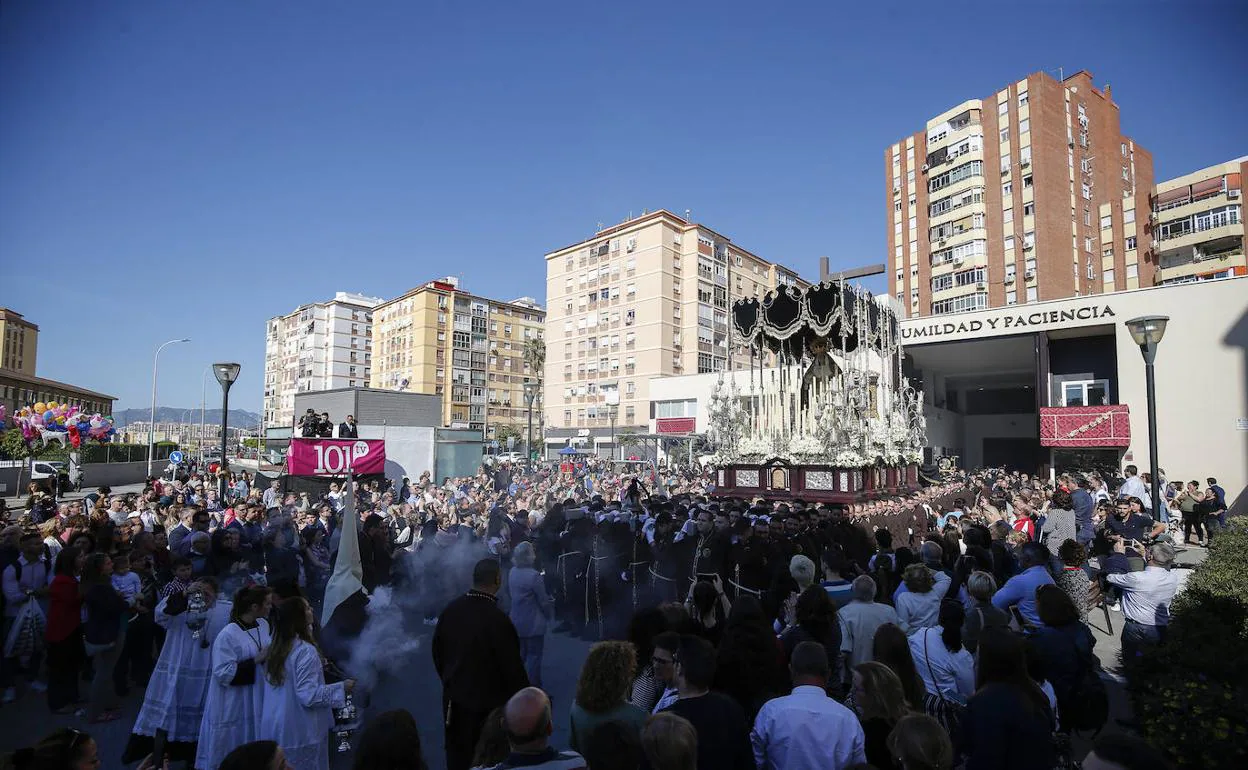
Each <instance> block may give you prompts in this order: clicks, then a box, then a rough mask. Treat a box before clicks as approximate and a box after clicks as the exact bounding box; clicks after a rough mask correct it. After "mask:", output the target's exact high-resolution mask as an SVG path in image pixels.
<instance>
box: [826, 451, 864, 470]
mask: <svg viewBox="0 0 1248 770" xmlns="http://www.w3.org/2000/svg"><path fill="white" fill-rule="evenodd" d="M832 464H833V465H835V466H836V467H838V468H861V467H863V466H864V465H866V464H867V463H866V461H865V460H863V459H862V455H860V454H858V453H857V452H855V451H853V450H852V449H842V450H841V451H840V452H837V453H836V456H835V457H833V458H832Z"/></svg>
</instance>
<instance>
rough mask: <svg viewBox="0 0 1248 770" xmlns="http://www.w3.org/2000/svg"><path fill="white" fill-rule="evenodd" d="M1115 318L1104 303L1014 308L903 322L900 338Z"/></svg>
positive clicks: (1037, 327) (1015, 329)
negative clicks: (963, 317) (967, 316)
mask: <svg viewBox="0 0 1248 770" xmlns="http://www.w3.org/2000/svg"><path fill="white" fill-rule="evenodd" d="M1116 316H1117V313H1115V312H1114V309H1113V308H1112V307H1110V306H1109V305H1104V304H1096V305H1084V306H1082V307H1077V308H1070V309H1068V310H1040V311H1036V312H1034V313H1020V312H1018V310H1017V309H1010V310H1008V311H1006V312H1000V313H997V314H995V315H992V316H989V317H987V318H972V319H968V320H964V321H944V322H939V321H936V322H933V321H932V320H931V319H930V318H927V319H922V320H921V321H903V322H902V324H901V338H902V339H903V340H906V341H916V342H918V341H936V340H939V339H941V338H942V337H947V336H950V335H954V334H974V333H976V332H983V331H988V332H1001V331H1009V332H1022V331H1040V330H1042V329H1053V328H1061V327H1063V326H1079V325H1082V324H1080V323H1079V322H1080V321H1094V320H1096V319H1098V318H1115V317H1116Z"/></svg>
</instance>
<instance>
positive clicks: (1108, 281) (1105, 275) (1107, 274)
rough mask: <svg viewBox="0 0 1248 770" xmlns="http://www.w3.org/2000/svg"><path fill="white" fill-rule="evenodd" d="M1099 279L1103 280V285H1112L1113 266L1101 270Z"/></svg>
mask: <svg viewBox="0 0 1248 770" xmlns="http://www.w3.org/2000/svg"><path fill="white" fill-rule="evenodd" d="M1101 280H1103V281H1104V282H1105V285H1106V286H1113V285H1114V270H1113V268H1110V269H1109V270H1106V271H1104V272H1102V273H1101Z"/></svg>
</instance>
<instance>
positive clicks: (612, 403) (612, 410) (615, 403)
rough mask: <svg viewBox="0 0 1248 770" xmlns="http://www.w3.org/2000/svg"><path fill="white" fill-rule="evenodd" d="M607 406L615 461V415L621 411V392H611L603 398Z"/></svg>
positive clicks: (612, 455) (612, 456)
mask: <svg viewBox="0 0 1248 770" xmlns="http://www.w3.org/2000/svg"><path fill="white" fill-rule="evenodd" d="M603 400H604V401H605V402H606V404H607V419H608V420H610V421H611V459H612V460H614V459H615V415H616V412H618V411H619V409H620V391H618V390H609V391H607V393H606V395H605V396H603Z"/></svg>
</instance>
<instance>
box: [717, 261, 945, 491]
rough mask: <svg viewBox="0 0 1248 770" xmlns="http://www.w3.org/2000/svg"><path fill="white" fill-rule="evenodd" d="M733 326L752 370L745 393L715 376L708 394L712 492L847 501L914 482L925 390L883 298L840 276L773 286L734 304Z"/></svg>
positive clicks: (733, 381) (734, 380)
mask: <svg viewBox="0 0 1248 770" xmlns="http://www.w3.org/2000/svg"><path fill="white" fill-rule="evenodd" d="M732 326H733V332H734V335H735V337H736V338H737V342H738V344H743V345H745V346H746V347H748V348H749V350H750V377H749V385H748V390H747V389H746V386H745V384H744V377H738V376H733V377H724V376H723V374H722V373H721V377H720V379H719V381H717V383H716V385H715V388H714V391H713V393H712V397H711V401H710V404H709V410H708V419H709V427H710V435H709V438H710V440H711V442H712V443H713V444H714V446H715V448H716V453H715V455H714V456H713V457H712V458H711V462H713V463H714V465H715V469H716V470H715V475H716V490H715V494H716V496H721V497H746V498H750V497H766V498H768V499H780V500H783V499H794V498H800V499H803V500H810V501H818V502H830V503H841V504H844V503H851V502H860V501H863V500H868V499H871V498H874V497H878V496H884V495H895V494H898V493H904V492H905V491H908V490H911V489H914V488H917V486H918V484H919V463H920V462H921V461H922V459H923V447H924V446H925V445H926V443H927V431H926V424H925V422H924V418H923V404H922V392H921V390H915V388H914V387H913V386H912V385H911V383H910V382H909V381H908V380H907V378H906V377H905V376H904V373H903V371H902V361H903V354H902V346H901V338H900V331H899V325H898V319H897V315H896V313H895V312H894V311H893V309H892V308H891V307H890V306H889V305H887V304H885V303H884V302H882V301H881V300H880V298H876V297H874V296H872V295H871V294H870V293H869V292H865V291H862V290H860V289H858V288H856V287H853V286H849V285H846V284H845V283H844V282H841V281H838V282H836V283H820V284H817V285H814V286H811V287H810V288H809V289H806V290H802V289H800V288H798V287H795V286H780V287H779V288H778V289H776V290H774V291H771V292H768V293H767V294H766V295H765V296H764V297H763V298H762V299H761V300H759V299H757V298H750V299H746V300H738V301H737V302H735V303H733V307H732ZM739 383H740V384H739Z"/></svg>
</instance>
